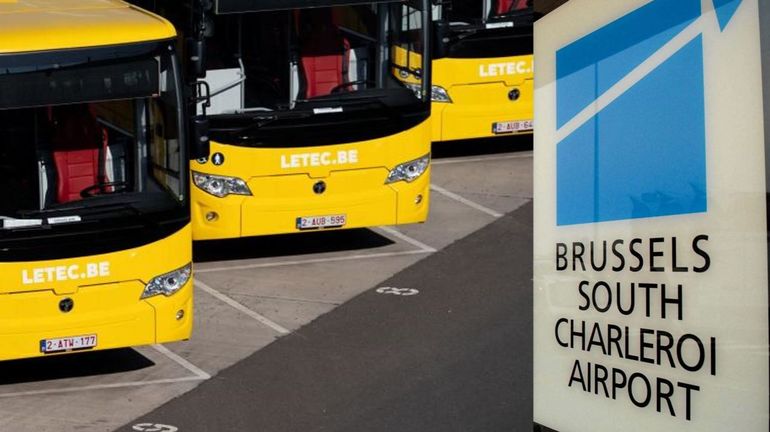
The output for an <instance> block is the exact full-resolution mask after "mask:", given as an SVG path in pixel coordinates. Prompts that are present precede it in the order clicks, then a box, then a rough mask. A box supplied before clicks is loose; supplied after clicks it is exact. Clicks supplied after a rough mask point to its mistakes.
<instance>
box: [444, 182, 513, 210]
mask: <svg viewBox="0 0 770 432" xmlns="http://www.w3.org/2000/svg"><path fill="white" fill-rule="evenodd" d="M430 188H431V190H434V191H436V192H438V193H440V194H441V195H444V196H445V197H447V198H451V199H453V200H455V201H457V202H459V203H462V204H465V205H467V206H468V207H471V208H474V209H476V210H478V211H480V212H482V213H486V214H488V215H490V216H492V217H496V218H499V217H503V214H502V213H499V212H496V211H494V210H492V209H491V208H489V207H484V206H483V205H481V204H479V203H476V202H473V201H471V200H469V199H467V198H463V197H461V196H460V195H457V194H456V193H454V192H451V191H448V190H446V189H444V188H442V187H441V186H437V185H435V184H432V185H430Z"/></svg>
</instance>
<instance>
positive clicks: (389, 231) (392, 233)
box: [374, 226, 436, 253]
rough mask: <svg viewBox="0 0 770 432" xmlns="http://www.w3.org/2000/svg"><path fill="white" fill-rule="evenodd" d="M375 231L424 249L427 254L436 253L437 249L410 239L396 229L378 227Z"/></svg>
mask: <svg viewBox="0 0 770 432" xmlns="http://www.w3.org/2000/svg"><path fill="white" fill-rule="evenodd" d="M374 229H375V230H377V231H382V232H384V233H386V234H387V235H389V236H393V237H396V238H397V239H399V240H403V241H405V242H407V243H409V244H410V245H412V246H415V247H417V248H420V249H422V250H423V251H425V252H428V253H433V252H436V248H434V247H430V246H428V245H426V244H425V243H423V242H421V241H419V240H417V239H414V238H412V237H409V236H408V235H406V234H404V233H402V232H401V231H398V230H396V229H395V228H391V227H386V226H382V227H377V228H374Z"/></svg>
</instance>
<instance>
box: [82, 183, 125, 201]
mask: <svg viewBox="0 0 770 432" xmlns="http://www.w3.org/2000/svg"><path fill="white" fill-rule="evenodd" d="M108 187H111V188H115V189H114V190H113V191H111V192H110V193H117V192H124V191H126V190H128V183H126V182H124V181H120V182H107V183H97V184H95V185H91V186H88V187H87V188H85V189H83V190H81V191H80V197H81V198H89V197H92V196H94V195H98V194H100V193H104V190H105V188H108Z"/></svg>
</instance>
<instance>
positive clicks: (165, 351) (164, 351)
mask: <svg viewBox="0 0 770 432" xmlns="http://www.w3.org/2000/svg"><path fill="white" fill-rule="evenodd" d="M152 347H153V348H155V351H158V352H159V353H161V354H163V355H164V356H166V357H168V358H169V359H171V360H173V361H174V362H176V363H177V364H178V365H179V366H182V367H183V368H185V369H187V370H188V371H190V372H192V373H193V374H195V375H197V376H198V377H199V378H200V379H203V380H207V379H209V378H211V375H209V374H207V373H206V371H204V370H203V369H201V368H199V367H198V366H195V365H194V364H192V363H190V362H189V361H187V360H185V359H184V358H182V357H181V356H180V355H179V354H177V353H175V352H173V351H171V350H170V349H168V348H166V347H164V346H163V345H153V346H152Z"/></svg>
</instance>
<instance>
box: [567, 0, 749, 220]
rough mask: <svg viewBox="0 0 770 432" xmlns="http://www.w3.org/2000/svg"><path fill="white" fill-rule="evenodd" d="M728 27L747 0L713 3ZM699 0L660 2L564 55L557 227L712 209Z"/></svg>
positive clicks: (722, 23) (569, 48)
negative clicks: (698, 28) (708, 173)
mask: <svg viewBox="0 0 770 432" xmlns="http://www.w3.org/2000/svg"><path fill="white" fill-rule="evenodd" d="M712 1H713V4H714V9H715V11H716V16H717V19H718V20H719V26H720V28H721V29H722V30H724V29H725V28H726V27H727V26H728V24H729V22H730V20H731V19H732V17H733V15H734V14H735V12H736V10H737V9H738V7H739V6H740V3H741V2H742V0H712ZM701 13H702V12H701V0H654V1H652V2H651V3H648V4H647V5H645V6H643V7H641V8H639V9H637V10H635V11H633V12H631V13H630V14H628V15H626V16H624V17H622V18H620V19H618V20H617V21H615V22H612V23H610V24H608V25H606V26H604V27H602V28H600V29H599V30H597V31H595V32H594V33H591V34H589V35H587V36H585V37H583V38H582V39H579V40H578V41H576V42H574V43H572V44H570V45H568V46H566V47H564V48H562V49H560V50H559V51H557V53H556V75H557V83H556V89H557V111H556V119H557V127H558V129H559V130H558V132H557V133H558V134H559V136H560V141H559V144H558V148H557V167H558V168H557V181H556V183H557V193H556V195H557V224H558V225H574V224H582V223H594V222H606V221H616V220H628V219H637V218H649V217H658V216H670V215H681V214H691V213H702V212H706V210H707V193H706V132H705V130H706V120H705V117H706V116H705V109H704V99H705V96H704V89H705V87H704V72H703V38H702V35H701V33H700V31H698V30H697V28H696V27H694V25H693V24H694V23H696V21H697V20H699V19H701Z"/></svg>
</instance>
